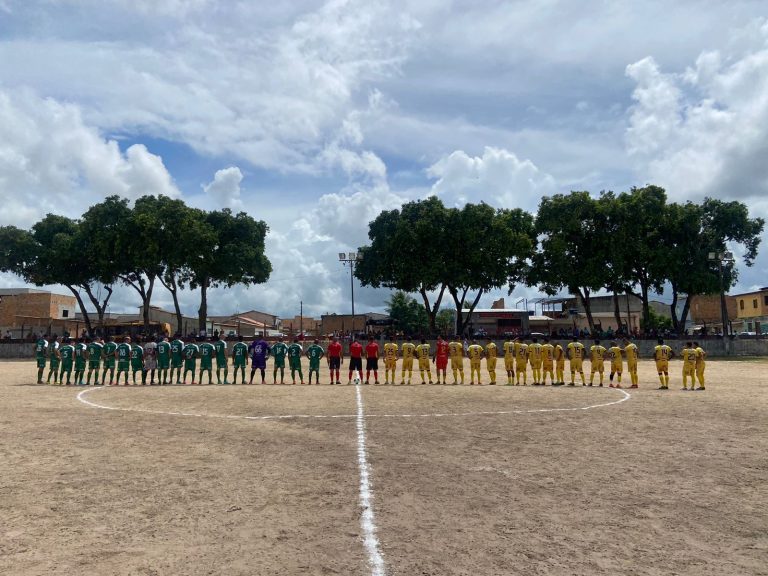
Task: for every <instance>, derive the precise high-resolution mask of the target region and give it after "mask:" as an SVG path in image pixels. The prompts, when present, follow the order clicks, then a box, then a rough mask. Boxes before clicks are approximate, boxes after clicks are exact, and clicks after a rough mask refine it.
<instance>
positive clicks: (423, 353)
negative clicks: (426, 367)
mask: <svg viewBox="0 0 768 576" xmlns="http://www.w3.org/2000/svg"><path fill="white" fill-rule="evenodd" d="M416 356H417V357H418V358H419V360H429V344H419V345H418V346H416Z"/></svg>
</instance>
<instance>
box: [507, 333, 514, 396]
mask: <svg viewBox="0 0 768 576" xmlns="http://www.w3.org/2000/svg"><path fill="white" fill-rule="evenodd" d="M504 370H506V372H507V386H511V385H512V379H513V378H514V377H515V343H514V342H513V341H512V340H507V341H506V342H504Z"/></svg>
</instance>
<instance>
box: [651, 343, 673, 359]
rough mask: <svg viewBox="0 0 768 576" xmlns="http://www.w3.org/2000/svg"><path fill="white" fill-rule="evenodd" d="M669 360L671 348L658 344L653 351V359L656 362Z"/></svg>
mask: <svg viewBox="0 0 768 576" xmlns="http://www.w3.org/2000/svg"><path fill="white" fill-rule="evenodd" d="M670 358H672V348H670V347H669V346H667V345H666V344H659V345H657V346H656V347H655V348H654V349H653V359H654V360H656V362H661V361H664V360H669V359H670Z"/></svg>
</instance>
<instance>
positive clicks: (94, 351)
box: [85, 336, 104, 386]
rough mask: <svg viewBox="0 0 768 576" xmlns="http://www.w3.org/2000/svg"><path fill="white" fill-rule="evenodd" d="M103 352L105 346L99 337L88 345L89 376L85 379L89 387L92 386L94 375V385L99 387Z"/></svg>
mask: <svg viewBox="0 0 768 576" xmlns="http://www.w3.org/2000/svg"><path fill="white" fill-rule="evenodd" d="M103 350H104V344H103V343H102V342H101V338H99V337H98V336H96V337H95V338H94V339H93V341H92V342H89V343H88V352H87V354H88V375H87V376H86V379H85V383H86V384H87V385H90V384H91V375H93V385H94V386H97V385H98V384H99V366H100V365H101V353H102V351H103Z"/></svg>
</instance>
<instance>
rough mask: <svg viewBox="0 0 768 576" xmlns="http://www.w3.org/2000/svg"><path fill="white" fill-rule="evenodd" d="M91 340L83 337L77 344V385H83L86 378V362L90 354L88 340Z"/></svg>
mask: <svg viewBox="0 0 768 576" xmlns="http://www.w3.org/2000/svg"><path fill="white" fill-rule="evenodd" d="M90 340H91V339H90V338H81V339H80V340H78V341H77V344H75V384H76V385H77V386H82V385H83V378H85V362H86V359H87V358H86V357H87V355H88V345H87V344H86V342H90Z"/></svg>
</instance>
